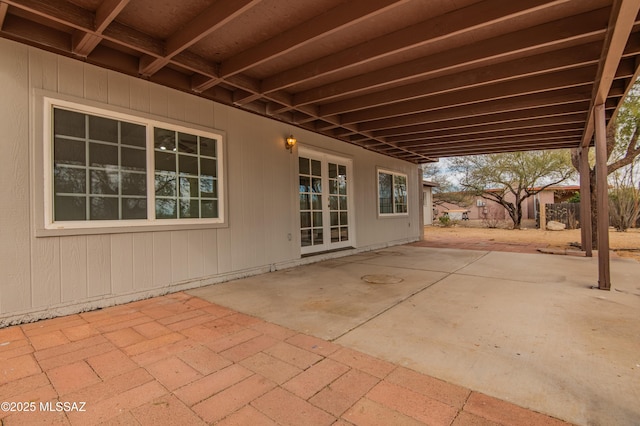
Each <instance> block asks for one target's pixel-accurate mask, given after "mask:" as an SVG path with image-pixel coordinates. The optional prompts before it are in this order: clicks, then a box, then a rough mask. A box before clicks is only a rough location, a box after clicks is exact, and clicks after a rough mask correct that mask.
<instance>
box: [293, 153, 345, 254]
mask: <svg viewBox="0 0 640 426" xmlns="http://www.w3.org/2000/svg"><path fill="white" fill-rule="evenodd" d="M298 152H299V158H298V164H299V169H298V170H299V172H298V180H299V194H298V195H299V199H300V245H301V252H302V254H308V253H315V252H320V251H326V250H334V249H338V248H343V247H349V246H353V237H354V235H353V231H352V217H351V216H352V215H351V210H352V205H353V203H352V179H353V175H352V173H353V172H352V165H351V160H349V159H346V158H341V157H336V156H333V155H328V154H323V153H318V152H315V151H310V150H307V149H303V148H302V147H301V148H300V149H299V151H298Z"/></svg>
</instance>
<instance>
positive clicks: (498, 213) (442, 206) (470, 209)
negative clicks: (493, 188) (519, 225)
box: [436, 185, 580, 220]
mask: <svg viewBox="0 0 640 426" xmlns="http://www.w3.org/2000/svg"><path fill="white" fill-rule="evenodd" d="M579 191H580V186H578V185H566V186H550V187H548V188H545V189H544V190H542V191H540V192H538V193H537V194H535V195H533V196H531V197H528V198H527V199H526V200H525V201H524V202H523V204H522V219H535V218H536V215H537V214H538V206H539V205H544V204H555V203H562V202H566V200H568V199H569V198H571V197H572V196H573V195H574V194H575V193H576V192H579ZM508 199H509V198H508ZM436 210H437V215H438V216H440V215H442V214H444V213H445V212H449V211H460V210H464V211H466V212H467V216H468V218H469V219H470V220H478V219H484V218H487V217H489V218H492V219H499V220H505V219H509V214H508V213H507V211H506V209H505V208H504V207H502V206H501V205H500V204H499V203H497V202H495V201H492V200H487V199H485V198H482V197H479V196H475V197H471V198H470V199H469V205H464V206H461V205H459V204H454V203H446V202H445V203H438V206H437V208H436Z"/></svg>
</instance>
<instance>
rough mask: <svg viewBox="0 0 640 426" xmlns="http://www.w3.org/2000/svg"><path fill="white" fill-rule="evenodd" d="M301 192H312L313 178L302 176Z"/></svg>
mask: <svg viewBox="0 0 640 426" xmlns="http://www.w3.org/2000/svg"><path fill="white" fill-rule="evenodd" d="M300 192H311V178H310V177H309V176H300Z"/></svg>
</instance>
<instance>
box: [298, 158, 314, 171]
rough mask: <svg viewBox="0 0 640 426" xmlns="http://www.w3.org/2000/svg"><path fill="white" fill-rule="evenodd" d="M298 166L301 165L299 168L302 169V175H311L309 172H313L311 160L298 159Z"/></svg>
mask: <svg viewBox="0 0 640 426" xmlns="http://www.w3.org/2000/svg"><path fill="white" fill-rule="evenodd" d="M298 165H299V168H300V174H301V175H308V174H310V173H309V172H310V171H311V168H310V167H309V159H308V158H304V157H300V158H299V159H298Z"/></svg>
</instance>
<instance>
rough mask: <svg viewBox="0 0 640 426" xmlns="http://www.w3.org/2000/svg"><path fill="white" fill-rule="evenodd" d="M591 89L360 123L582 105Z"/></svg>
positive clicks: (364, 127)
mask: <svg viewBox="0 0 640 426" xmlns="http://www.w3.org/2000/svg"><path fill="white" fill-rule="evenodd" d="M589 98H590V94H589V92H588V91H584V90H583V91H579V90H578V91H576V90H575V89H573V88H571V89H561V90H555V91H553V92H545V93H534V94H530V95H525V96H519V97H516V98H512V99H497V100H492V101H487V102H482V103H476V104H471V105H462V106H456V107H451V108H447V109H439V110H435V111H428V112H421V113H417V114H410V115H405V116H402V117H393V118H384V119H381V120H374V121H369V122H366V123H360V124H359V125H358V129H359V130H360V131H372V130H383V129H389V128H393V127H403V126H410V125H414V124H421V123H429V122H434V121H446V120H454V119H460V118H465V117H473V116H480V115H490V114H497V113H501V112H510V111H519V110H526V109H534V108H541V107H549V106H556V105H563V104H574V103H577V104H580V103H582V102H584V101H588V100H589Z"/></svg>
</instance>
